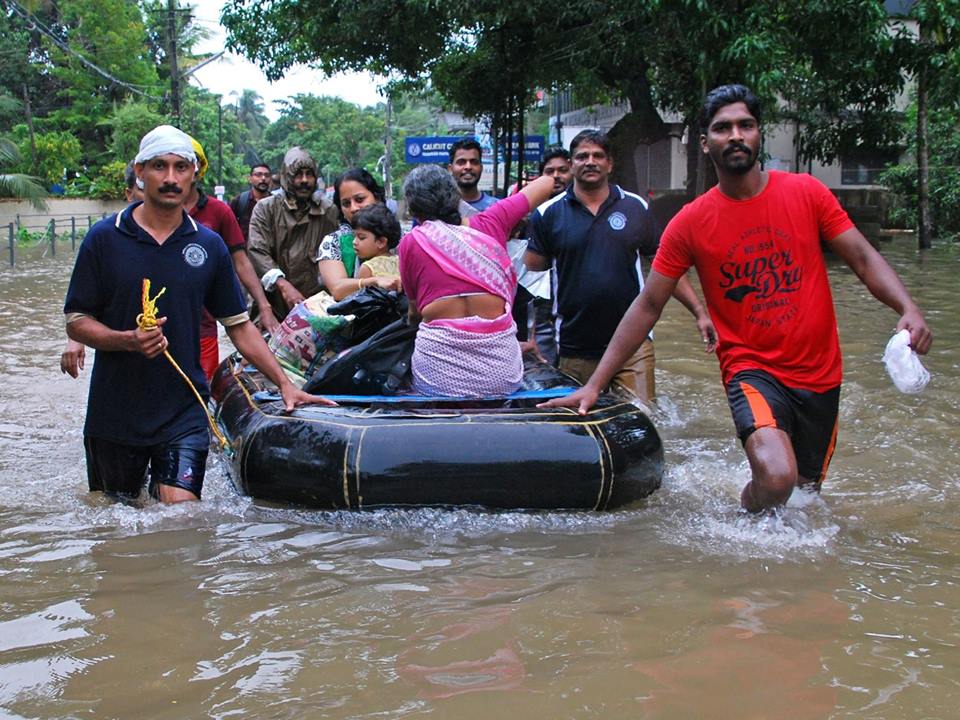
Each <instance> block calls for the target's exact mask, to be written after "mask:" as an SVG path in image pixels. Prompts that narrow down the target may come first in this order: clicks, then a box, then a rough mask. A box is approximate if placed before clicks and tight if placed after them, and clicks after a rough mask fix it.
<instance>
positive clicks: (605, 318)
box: [524, 130, 716, 402]
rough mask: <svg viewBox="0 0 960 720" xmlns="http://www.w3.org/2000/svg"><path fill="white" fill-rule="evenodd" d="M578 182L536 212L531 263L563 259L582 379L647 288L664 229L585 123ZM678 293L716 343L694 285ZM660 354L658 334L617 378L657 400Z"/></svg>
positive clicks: (560, 268)
mask: <svg viewBox="0 0 960 720" xmlns="http://www.w3.org/2000/svg"><path fill="white" fill-rule="evenodd" d="M570 155H571V158H572V164H573V184H572V185H571V186H570V187H569V188H568V189H567V191H566V192H564V193H561V194H559V195H556V196H554V197H553V198H551V199H550V200H548V201H547V202H546V203H544V204H543V205H541V206H540V207H539V208H537V209H536V210H534V212H533V213H532V214H531V215H530V242H529V244H528V245H527V252H526V254H525V255H524V262H525V264H526V266H527V267H528V268H529V269H530V270H546V269H547V268H549V267H550V266H551V264H552V263H553V261H556V266H557V314H558V315H559V316H560V369H561V370H563V371H564V372H566V373H567V374H569V375H571V376H573V377H574V378H576V379H577V380H579V381H580V382H581V383H582V382H586V380H587V379H588V378H589V377H590V375H591V374H592V373H593V371H594V369H596V366H597V363H598V362H599V361H600V358H601V357H602V356H603V351H604V350H605V349H606V347H607V344H608V343H609V342H610V338H611V337H613V333H614V331H615V330H616V328H617V325H618V324H619V323H620V319H621V318H622V317H623V314H624V313H625V312H626V311H627V308H628V307H630V303H632V302H633V299H634V298H635V297H636V296H637V295H638V294H639V293H640V290H641V289H642V288H643V273H642V271H641V267H640V258H641V257H647V258H649V257H652V256H653V255H654V254H655V253H656V251H657V246H658V244H659V242H660V228H659V226H658V224H657V222H656V220H655V218H654V216H653V213H652V212H650V210H649V208H648V207H647V203H646V201H645V200H643V199H641V198H640V197H639V196H637V195H634V194H632V193H628V192H626V191H624V190H623V189H622V188H620V187H619V186H617V185H614V184H612V183H611V182H610V180H609V178H610V173H611V171H612V170H613V159H612V158H611V156H610V143H609V141H608V139H607V137H606V135H604V134H603V133H601V132H599V131H597V130H584V131H583V132H581V133H579V134H578V135H577V136H576V137H575V138H574V139H573V141H572V142H571V143H570ZM675 297H676V298H677V299H678V300H680V302H682V303H683V304H684V306H685V307H686V308H687V309H688V310H690V312H691V313H692V314H693V316H694V317H695V318H696V320H697V327H698V329H699V331H700V335H701V337H702V338H703V340H704V343H706V345H707V347H708V349H709V350H711V351H712V350H713V346H714V343H715V342H716V333H715V331H714V328H713V324H712V323H711V322H710V318H709V316H708V315H707V313H706V310H704V308H703V305H702V304H701V303H700V300H699V298H698V297H697V295H696V293H695V292H694V290H693V287H692V286H691V285H690V282H689V281H688V280H686V279H683V280H682V281H681V283H680V284H679V285H678V287H677V293H676V295H675ZM653 367H654V354H653V341H652V340H651V339H650V338H647V340H646V341H645V342H644V343H643V344H642V345H641V346H640V348H639V350H637V352H636V353H635V354H634V355H633V356H632V357H630V358H629V359H628V360H627V362H626V363H625V364H624V366H623V367H622V368H621V370H620V372H619V373H617V375H616V376H615V377H614V379H613V380H614V382H616V383H617V384H618V385H620V386H622V387H624V388H625V389H626V390H628V391H629V392H631V393H632V394H633V395H635V396H637V397H638V398H640V399H641V400H644V401H648V402H649V401H650V400H652V399H653V397H654V393H655V386H654V376H653Z"/></svg>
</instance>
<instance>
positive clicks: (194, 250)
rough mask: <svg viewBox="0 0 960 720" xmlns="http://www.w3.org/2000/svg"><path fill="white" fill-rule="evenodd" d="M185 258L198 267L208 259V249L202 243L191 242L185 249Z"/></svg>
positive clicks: (188, 262)
mask: <svg viewBox="0 0 960 720" xmlns="http://www.w3.org/2000/svg"><path fill="white" fill-rule="evenodd" d="M183 259H184V261H185V262H186V263H187V265H190V266H192V267H195V268H198V267H200V266H201V265H203V264H204V263H205V262H206V261H207V251H206V250H204V248H203V246H202V245H197V243H190V244H189V245H187V246H186V247H185V248H184V249H183Z"/></svg>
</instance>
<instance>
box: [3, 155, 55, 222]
mask: <svg viewBox="0 0 960 720" xmlns="http://www.w3.org/2000/svg"><path fill="white" fill-rule="evenodd" d="M19 161H20V151H19V150H17V146H16V145H14V144H13V142H11V141H10V140H8V139H7V138H4V137H0V168H2V167H4V166H5V165H8V164H11V165H12V164H15V163H17V162H19ZM0 196H2V197H14V198H17V199H19V200H29V201H30V204H31V205H33V206H34V207H35V208H37V209H38V210H45V209H46V207H47V204H46V203H45V202H44V201H43V199H44V198H45V197H47V191H46V190H44V188H43V186H42V185H40V183H38V182H37V180H36V178H32V177H30V176H29V175H23V174H21V173H0Z"/></svg>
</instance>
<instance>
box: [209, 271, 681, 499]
mask: <svg viewBox="0 0 960 720" xmlns="http://www.w3.org/2000/svg"><path fill="white" fill-rule="evenodd" d="M340 305H341V307H340V308H337V309H336V310H335V311H336V312H349V313H351V314H352V315H353V317H354V318H356V320H355V322H356V321H360V322H363V323H366V325H367V328H368V329H366V330H364V332H363V334H364V335H368V337H366V338H365V339H363V340H362V341H360V342H359V343H358V344H357V345H355V346H354V347H351V348H350V349H349V350H346V351H345V352H342V353H340V354H339V355H338V356H336V357H335V358H334V359H331V360H328V361H327V362H326V363H325V364H323V365H322V366H320V367H318V368H317V369H316V370H315V371H314V372H313V373H312V374H311V375H310V377H309V378H304V381H305V382H304V385H303V388H304V390H306V391H307V392H311V393H314V394H317V395H324V396H326V397H328V398H330V399H332V400H334V401H336V402H337V404H338V406H337V407H326V406H304V407H301V408H298V409H296V410H295V411H294V412H292V413H287V412H285V410H284V407H283V403H282V401H281V399H280V396H279V394H278V392H277V390H276V388H275V387H274V386H273V384H272V383H270V382H269V381H268V380H266V378H264V377H263V375H262V374H261V373H259V372H258V371H256V370H254V369H253V368H249V367H246V368H241V366H240V364H239V362H238V356H233V357H231V358H229V359H228V360H226V361H225V362H224V363H222V364H221V365H220V368H219V369H218V370H217V374H216V375H215V376H214V379H213V382H212V383H211V396H212V400H213V402H214V408H215V418H216V422H217V423H218V425H219V426H220V427H221V428H222V430H223V433H224V435H225V436H226V437H227V439H228V442H229V447H230V450H229V452H228V453H227V456H228V458H229V464H230V474H231V476H232V478H233V480H234V482H235V484H236V485H237V486H238V487H239V489H240V490H241V492H243V493H245V494H247V495H250V496H251V497H254V498H257V499H259V500H266V501H270V502H274V503H280V504H292V505H299V506H304V507H311V508H321V509H331V510H345V509H350V510H358V509H369V508H379V507H398V506H414V507H424V506H465V505H466V506H469V505H473V506H481V507H486V508H496V509H528V510H546V509H550V510H609V509H614V508H618V507H622V506H624V505H626V504H628V503H631V502H633V501H635V500H638V499H640V498H643V497H645V496H646V495H649V494H650V493H652V492H653V491H654V490H656V489H657V488H658V487H659V486H660V479H661V475H662V471H663V447H662V444H661V442H660V437H659V435H658V434H657V431H656V430H655V429H654V427H653V424H652V423H651V422H650V419H649V418H648V417H647V416H646V415H645V414H644V413H643V411H642V410H641V409H640V408H639V407H638V406H637V405H635V404H634V403H632V402H631V401H630V400H629V399H628V398H627V397H625V396H621V395H617V394H608V395H604V396H601V398H600V400H599V402H598V403H597V405H596V407H594V408H593V410H591V412H590V413H589V414H587V415H586V416H580V415H578V414H576V413H575V412H573V411H572V410H569V409H565V408H556V409H539V408H537V407H536V406H537V404H538V403H541V402H543V401H544V400H546V399H548V398H553V397H559V396H563V395H566V394H568V393H570V392H572V391H573V390H574V388H573V387H571V385H572V384H573V381H572V380H571V378H569V377H568V376H566V375H564V374H563V373H561V372H560V371H559V370H557V369H556V368H554V367H552V366H551V365H547V364H546V363H543V362H538V361H536V360H533V359H527V360H526V361H525V365H524V379H523V386H522V387H521V388H520V389H519V390H518V391H517V392H515V393H513V394H511V395H509V396H505V397H490V398H482V399H467V398H450V397H423V396H419V395H410V394H403V392H404V385H405V380H406V379H407V376H408V375H409V366H410V355H411V353H412V350H413V342H414V338H415V336H416V330H415V328H412V327H410V326H408V325H407V323H406V320H405V318H403V317H402V314H403V312H404V310H405V308H403V307H402V305H398V299H397V298H396V296H395V295H392V294H385V293H383V291H380V290H379V289H378V288H371V289H369V290H364V291H362V292H361V293H356V294H355V295H353V296H351V297H350V298H348V299H347V300H345V301H342V303H341V304H340ZM377 307H379V308H380V309H379V310H377V309H376V308H377ZM354 329H355V330H356V329H357V328H354Z"/></svg>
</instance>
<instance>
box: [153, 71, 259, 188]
mask: <svg viewBox="0 0 960 720" xmlns="http://www.w3.org/2000/svg"><path fill="white" fill-rule="evenodd" d="M221 102H222V98H221V97H220V96H219V95H215V94H214V93H211V92H210V91H209V90H204V89H203V88H196V87H192V86H188V87H186V88H184V96H183V106H182V121H181V124H180V127H181V129H182V130H183V131H184V132H186V133H189V134H190V135H191V136H193V137H194V138H196V140H197V142H199V143H200V145H202V146H203V150H204V153H205V154H206V156H207V161H208V163H209V168H208V170H207V176H206V178H205V179H204V186H205V188H206V189H208V190H209V189H210V188H212V187H213V186H214V185H216V184H217V183H219V182H220V181H221V180H222V181H223V184H224V185H225V186H226V188H227V191H228V193H230V194H232V193H234V192H237V191H239V190H241V189H243V188H244V187H245V186H246V184H247V183H246V179H247V176H248V175H249V174H250V173H249V168H248V167H247V166H246V163H245V162H244V157H243V152H242V150H241V149H239V148H238V147H236V145H235V142H236V139H237V138H246V137H247V136H246V134H245V128H243V127H242V126H241V125H240V123H239V122H238V121H237V118H236V116H235V115H234V114H233V113H232V112H231V111H230V110H229V108H221ZM168 121H169V120H168ZM221 158H222V161H223V162H222V167H221Z"/></svg>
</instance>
